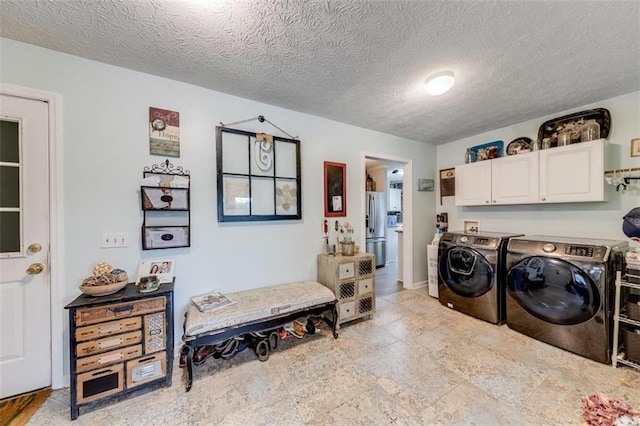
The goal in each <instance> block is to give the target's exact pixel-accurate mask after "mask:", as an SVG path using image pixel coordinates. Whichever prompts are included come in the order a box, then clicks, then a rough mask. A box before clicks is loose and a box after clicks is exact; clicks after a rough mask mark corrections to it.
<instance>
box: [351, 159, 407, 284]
mask: <svg viewBox="0 0 640 426" xmlns="http://www.w3.org/2000/svg"><path fill="white" fill-rule="evenodd" d="M362 164H363V173H362V179H363V182H362V185H363V186H364V187H365V191H364V192H363V194H364V196H363V206H364V209H363V212H364V213H363V218H362V222H363V229H365V230H366V232H365V233H364V234H365V235H364V240H365V246H366V247H367V252H371V253H375V254H376V264H377V271H376V294H377V295H378V296H384V295H387V294H391V293H395V292H398V291H401V290H403V289H405V288H411V283H412V279H413V278H412V277H413V273H412V271H413V258H412V255H409V256H404V255H403V254H404V253H412V252H413V250H411V249H410V247H412V238H411V233H410V230H411V228H412V226H411V218H412V214H411V208H412V207H411V206H412V199H411V178H410V176H411V160H407V159H402V158H396V157H390V156H387V155H383V154H372V153H365V154H363V161H362ZM369 190H372V191H369ZM380 198H383V199H384V202H383V204H384V211H383V212H379V209H376V211H377V212H376V213H374V214H373V216H374V217H376V219H379V217H380V216H383V225H382V226H384V230H385V232H384V234H382V235H381V234H380V233H379V232H376V233H375V234H373V233H372V232H371V231H372V229H371V228H372V222H371V220H370V217H369V216H371V210H372V205H377V204H379V199H380ZM372 200H374V201H375V202H372ZM378 223H379V220H376V223H375V224H373V228H378V227H380V225H376V224H378ZM373 241H376V242H375V245H374V244H373ZM381 241H383V242H381ZM374 248H375V252H374V251H371V250H373V249H374Z"/></svg>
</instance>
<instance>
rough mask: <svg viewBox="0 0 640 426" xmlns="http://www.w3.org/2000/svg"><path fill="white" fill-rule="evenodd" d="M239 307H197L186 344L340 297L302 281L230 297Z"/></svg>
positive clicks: (190, 319) (186, 330)
mask: <svg viewBox="0 0 640 426" xmlns="http://www.w3.org/2000/svg"><path fill="white" fill-rule="evenodd" d="M226 296H227V297H228V298H229V299H231V300H233V301H235V302H236V303H235V304H233V305H231V306H226V307H224V308H222V309H219V310H216V311H212V312H200V311H199V310H198V308H196V307H195V306H194V305H193V304H192V305H190V306H189V308H188V310H187V315H186V319H185V328H184V336H183V339H184V340H190V339H189V337H193V336H198V335H201V334H204V333H209V332H214V331H215V330H223V329H225V328H227V327H233V326H236V325H240V324H244V323H247V322H251V321H258V320H261V319H266V318H269V317H272V316H274V315H280V314H286V313H288V312H294V311H297V310H299V309H305V308H309V307H311V306H315V305H321V304H324V303H330V302H333V301H334V300H335V299H336V296H335V295H334V294H333V292H332V291H331V290H330V289H328V288H327V287H325V286H323V285H322V284H320V283H318V282H315V281H298V282H294V283H288V284H280V285H275V286H270V287H262V288H256V289H252V290H245V291H239V292H236V293H228V294H226Z"/></svg>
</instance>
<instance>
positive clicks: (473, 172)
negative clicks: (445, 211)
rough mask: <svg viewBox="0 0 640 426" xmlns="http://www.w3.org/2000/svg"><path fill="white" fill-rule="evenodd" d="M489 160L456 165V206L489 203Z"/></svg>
mask: <svg viewBox="0 0 640 426" xmlns="http://www.w3.org/2000/svg"><path fill="white" fill-rule="evenodd" d="M493 161H495V160H491V161H478V162H476V163H469V164H465V165H463V166H458V167H456V176H455V185H456V206H482V205H485V204H486V205H489V204H491V163H492V162H493Z"/></svg>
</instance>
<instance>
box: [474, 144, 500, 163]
mask: <svg viewBox="0 0 640 426" xmlns="http://www.w3.org/2000/svg"><path fill="white" fill-rule="evenodd" d="M471 150H472V151H473V152H475V154H476V161H483V160H491V159H492V158H498V157H502V156H503V155H504V142H503V141H493V142H487V143H483V144H482V145H476V146H472V147H471Z"/></svg>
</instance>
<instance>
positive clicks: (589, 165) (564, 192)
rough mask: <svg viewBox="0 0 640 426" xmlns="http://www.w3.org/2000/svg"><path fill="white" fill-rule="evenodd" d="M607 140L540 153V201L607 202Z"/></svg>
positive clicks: (582, 143)
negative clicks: (605, 142) (605, 171)
mask: <svg viewBox="0 0 640 426" xmlns="http://www.w3.org/2000/svg"><path fill="white" fill-rule="evenodd" d="M603 176H604V139H598V140H595V141H591V142H581V143H578V144H573V145H568V146H562V147H558V148H553V149H546V150H542V151H540V202H543V203H565V202H578V201H604V177H603Z"/></svg>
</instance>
